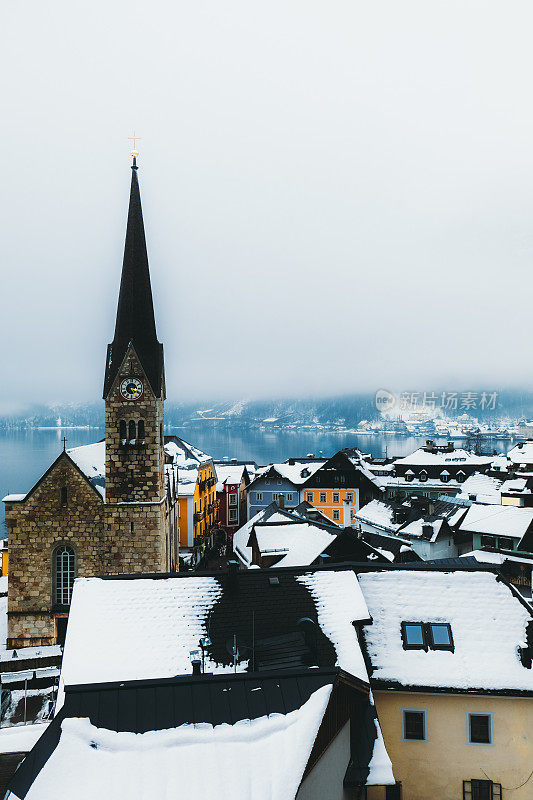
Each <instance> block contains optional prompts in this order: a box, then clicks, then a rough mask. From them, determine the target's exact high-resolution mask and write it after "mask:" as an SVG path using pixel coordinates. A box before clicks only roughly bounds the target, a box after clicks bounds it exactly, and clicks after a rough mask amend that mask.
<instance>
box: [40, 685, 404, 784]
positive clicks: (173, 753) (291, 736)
mask: <svg viewBox="0 0 533 800" xmlns="http://www.w3.org/2000/svg"><path fill="white" fill-rule="evenodd" d="M331 689H332V686H331V685H328V686H323V687H321V688H319V689H317V691H315V692H314V693H313V694H312V695H311V697H310V698H309V699H308V700H307V702H306V703H304V704H303V705H302V706H301V707H300V708H299V709H296V710H294V711H291V712H290V713H288V714H271V715H270V716H264V717H259V718H257V719H251V720H250V719H246V720H239V721H237V722H235V723H234V724H233V725H228V724H222V725H216V726H213V725H210V724H205V723H204V724H198V725H195V724H186V725H181V726H180V727H178V728H173V729H172V728H171V729H168V730H157V731H149V732H147V733H130V732H124V731H122V732H119V733H117V732H116V731H111V730H106V729H104V728H96V727H94V726H93V725H91V723H90V722H89V720H88V719H80V718H74V719H66V720H63V722H62V723H61V736H60V739H59V744H58V746H57V747H56V749H55V750H54V752H53V753H52V755H51V756H50V758H49V759H48V761H47V762H46V764H45V766H44V768H43V769H42V770H41V771H40V772H39V774H38V775H37V777H36V779H35V781H34V782H33V784H32V785H31V787H30V790H29V792H28V794H27V795H26V800H55V799H56V798H57V796H58V787H59V786H60V787H61V794H62V796H64V797H76V798H77V800H94V798H95V797H110V796H112V797H113V798H114V800H132V798H141V797H146V796H147V795H146V791H147V787H149V788H148V792H149V796H150V797H153V798H156V797H157V798H163V797H178V796H179V797H183V798H190V799H192V798H195V797H205V798H215V797H222V796H224V797H227V798H234V799H235V800H245V799H246V800H248V799H249V798H251V797H252V796H253V798H254V800H292V799H293V798H294V797H295V796H296V793H297V792H298V788H299V785H300V782H301V779H302V775H303V773H304V770H305V767H306V764H307V761H308V759H309V755H310V752H311V749H312V747H313V744H314V742H315V738H316V735H317V732H318V728H319V726H320V723H321V722H322V719H323V717H324V713H325V710H326V706H327V704H328V701H329V698H330V695H331ZM379 754H380V751H379V750H378V751H377V757H378V758H379ZM385 755H386V754H385ZM206 765H208V768H206ZM389 765H390V762H389ZM385 766H386V765H385ZM252 787H253V790H252ZM222 792H223V795H222Z"/></svg>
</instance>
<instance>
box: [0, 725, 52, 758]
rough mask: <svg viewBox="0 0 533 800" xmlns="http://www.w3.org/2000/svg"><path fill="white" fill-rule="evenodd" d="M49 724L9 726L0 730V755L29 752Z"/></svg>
mask: <svg viewBox="0 0 533 800" xmlns="http://www.w3.org/2000/svg"><path fill="white" fill-rule="evenodd" d="M49 724H50V723H49V722H36V723H34V724H33V725H11V726H10V727H5V728H0V754H1V753H27V752H29V751H30V750H31V749H32V747H33V746H34V744H35V743H36V741H37V740H38V739H40V737H41V736H42V735H43V733H44V732H45V730H46V729H47V728H48V725H49Z"/></svg>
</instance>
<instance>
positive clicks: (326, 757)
mask: <svg viewBox="0 0 533 800" xmlns="http://www.w3.org/2000/svg"><path fill="white" fill-rule="evenodd" d="M349 761H350V723H349V722H347V723H346V725H345V726H344V728H342V729H341V730H340V731H339V733H338V734H337V736H336V737H335V738H334V739H333V741H332V742H331V744H330V745H329V747H328V749H327V750H326V752H325V753H323V754H322V756H321V758H320V759H319V761H318V762H317V763H316V764H315V766H314V767H313V769H312V770H311V772H310V773H309V774H308V775H307V776H306V778H305V780H304V781H303V782H302V784H301V785H300V788H299V789H298V793H297V795H296V800H348V798H350V796H351V794H350V793H349V792H345V791H344V788H343V781H344V775H345V774H346V769H347V767H348V763H349Z"/></svg>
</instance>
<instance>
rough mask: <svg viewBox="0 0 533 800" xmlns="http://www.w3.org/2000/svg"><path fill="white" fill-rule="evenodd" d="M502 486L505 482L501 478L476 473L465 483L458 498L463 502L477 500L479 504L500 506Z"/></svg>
mask: <svg viewBox="0 0 533 800" xmlns="http://www.w3.org/2000/svg"><path fill="white" fill-rule="evenodd" d="M502 485H503V480H502V479H500V478H495V477H491V476H490V475H483V474H482V473H481V472H474V474H473V475H470V476H469V477H468V478H467V479H466V481H465V482H464V483H463V485H462V486H461V491H460V492H459V493H458V495H457V497H458V498H459V499H461V500H463V499H464V500H473V501H474V500H475V501H477V502H478V503H487V504H492V505H500V504H501V490H502Z"/></svg>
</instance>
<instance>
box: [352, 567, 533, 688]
mask: <svg viewBox="0 0 533 800" xmlns="http://www.w3.org/2000/svg"><path fill="white" fill-rule="evenodd" d="M459 560H460V559H459ZM405 567H406V568H405V569H395V570H387V571H385V570H382V571H380V572H365V573H364V574H363V573H361V572H359V574H358V580H359V585H360V586H361V589H362V591H363V595H364V597H365V600H366V602H367V604H368V610H369V612H370V615H371V617H372V619H373V622H372V624H371V625H368V626H365V628H364V634H363V635H364V642H365V647H366V652H367V655H368V658H369V661H370V663H371V666H372V671H371V682H372V685H373V686H374V687H375V688H380V687H388V688H393V689H394V688H395V689H401V688H402V687H410V688H413V687H414V688H418V689H421V690H423V689H428V690H430V691H431V690H435V691H468V692H481V693H483V692H494V693H502V694H521V693H527V694H531V695H533V670H532V669H531V668H527V667H526V666H524V665H523V663H522V660H521V652H520V648H525V650H526V651H527V658H529V656H530V655H531V653H530V651H529V648H530V646H531V644H533V642H531V641H530V640H529V639H528V631H530V630H531V627H530V626H531V623H532V620H533V617H532V610H531V608H530V606H529V605H528V604H527V603H526V602H525V601H524V600H523V599H522V598H521V597H520V596H519V595H518V593H517V592H516V591H515V590H514V589H513V588H511V587H510V586H509V585H508V584H507V583H506V582H505V581H503V580H502V579H501V578H500V577H499V576H497V575H495V574H493V573H491V572H472V571H470V572H465V571H460V570H450V571H444V570H442V571H438V572H434V571H433V570H432V569H430V568H428V567H427V566H426V565H423V564H422V565H420V569H416V570H413V569H409V568H408V565H405ZM409 624H412V625H413V626H414V627H413V628H412V630H407V631H406V627H405V626H406V625H409ZM430 626H436V627H434V629H432V628H431V627H430ZM415 640H416V642H419V644H415V646H413V643H415ZM527 658H526V660H527ZM529 664H531V659H530V658H529Z"/></svg>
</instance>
